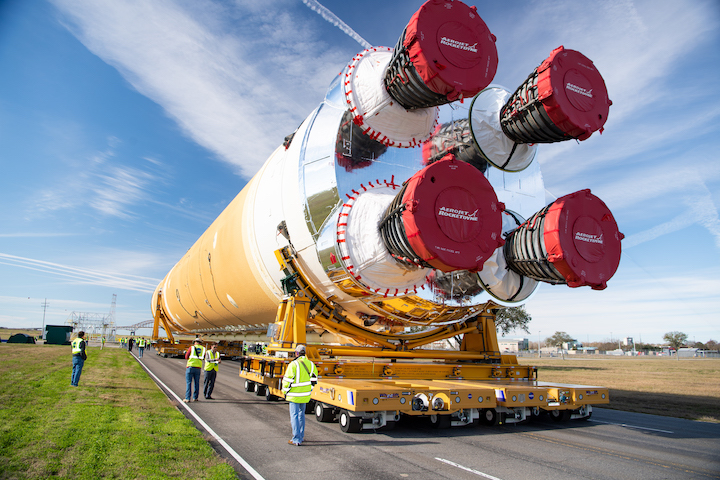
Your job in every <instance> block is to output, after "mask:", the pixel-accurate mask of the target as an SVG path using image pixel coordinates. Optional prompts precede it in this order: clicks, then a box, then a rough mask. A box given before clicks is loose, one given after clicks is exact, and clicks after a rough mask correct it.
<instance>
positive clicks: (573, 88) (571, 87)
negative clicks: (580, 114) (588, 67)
mask: <svg viewBox="0 0 720 480" xmlns="http://www.w3.org/2000/svg"><path fill="white" fill-rule="evenodd" d="M565 88H567V89H568V90H570V91H571V92H575V93H579V94H580V95H585V96H586V97H589V98H593V94H592V91H593V89H592V88H591V89H590V90H585V89H584V88H582V87H578V86H577V85H575V84H574V83H570V82H568V83H567V84H566V85H565Z"/></svg>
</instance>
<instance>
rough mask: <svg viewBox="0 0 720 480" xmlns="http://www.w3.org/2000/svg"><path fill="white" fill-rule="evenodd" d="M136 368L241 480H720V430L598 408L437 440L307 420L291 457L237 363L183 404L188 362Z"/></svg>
mask: <svg viewBox="0 0 720 480" xmlns="http://www.w3.org/2000/svg"><path fill="white" fill-rule="evenodd" d="M139 361H140V362H141V363H142V364H143V365H144V366H145V367H146V368H147V369H149V371H150V372H152V374H153V375H151V376H153V377H155V378H154V379H155V380H156V382H158V381H159V382H158V383H159V384H160V383H162V384H164V385H161V387H160V388H161V389H163V390H164V391H165V393H166V394H168V396H169V398H170V401H171V402H172V403H174V404H176V405H177V406H178V408H180V410H181V411H183V412H184V413H185V414H186V415H187V416H188V417H189V418H191V419H192V420H193V421H194V422H195V424H196V425H197V426H198V428H200V430H202V431H203V432H204V433H205V434H206V435H205V437H206V438H207V439H208V441H210V442H211V443H212V444H213V446H214V447H215V448H216V450H217V451H218V452H219V453H220V454H221V455H223V456H224V457H226V458H228V459H229V461H230V463H231V464H232V465H233V466H234V467H235V469H236V471H237V472H238V476H239V477H240V478H242V479H252V478H255V479H261V478H264V479H266V480H275V479H293V480H305V479H308V480H310V479H313V480H322V479H333V480H335V479H343V480H355V479H357V480H360V479H363V480H365V479H373V480H374V479H402V478H412V479H433V480H436V479H482V478H488V479H500V480H523V479H532V480H537V479H553V480H563V479H572V480H577V479H650V478H652V479H706V478H717V479H720V424H713V423H703V422H694V421H690V420H682V419H676V418H668V417H660V416H654V415H643V414H635V413H626V412H619V411H615V410H609V409H599V408H598V409H595V410H594V412H593V417H592V419H591V420H589V421H580V422H570V423H567V424H564V425H562V426H558V425H557V424H555V423H552V422H550V421H548V422H539V423H532V424H526V425H504V426H497V427H484V426H481V427H462V428H452V429H448V430H435V429H432V428H431V427H430V426H429V424H427V423H425V422H422V421H419V420H415V419H413V420H412V421H410V422H407V423H405V424H402V423H401V424H400V425H398V426H397V427H396V428H395V429H394V430H391V431H384V430H378V431H363V432H362V433H356V434H345V433H342V432H341V431H340V428H339V426H338V424H337V423H320V422H317V421H316V420H315V418H314V415H308V416H307V424H306V428H305V437H306V440H305V443H303V445H302V446H300V447H295V446H291V445H288V444H287V440H288V439H289V438H290V437H291V429H290V419H289V414H288V406H287V403H285V402H268V401H266V400H265V398H264V397H258V396H255V394H254V393H247V392H245V391H244V389H243V382H242V381H241V379H240V377H239V376H238V371H239V368H240V366H239V363H238V362H233V361H224V362H223V363H222V364H221V365H220V372H219V374H218V380H217V382H216V384H215V391H214V392H213V397H214V398H215V400H204V399H203V398H202V396H201V399H200V401H199V402H193V403H190V404H184V403H182V402H181V401H179V400H180V399H182V398H184V395H185V360H184V359H176V358H161V357H159V356H157V355H156V354H155V352H154V350H152V349H148V353H147V354H145V355H144V357H143V358H141V359H139ZM168 389H169V390H170V391H171V392H174V394H175V395H177V398H176V397H174V396H173V395H172V393H171V392H169V391H168ZM190 411H192V412H194V414H195V415H196V416H193V414H192V413H190ZM198 419H201V420H198ZM206 426H207V427H209V428H210V429H211V430H212V431H213V432H214V433H215V434H216V435H217V436H218V437H219V438H220V439H221V440H218V439H217V438H216V437H214V436H213V435H212V433H208V430H207V429H206ZM226 447H227V448H226Z"/></svg>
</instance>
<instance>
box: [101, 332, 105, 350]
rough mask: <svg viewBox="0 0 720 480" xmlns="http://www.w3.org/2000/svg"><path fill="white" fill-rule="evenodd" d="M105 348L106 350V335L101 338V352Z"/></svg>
mask: <svg viewBox="0 0 720 480" xmlns="http://www.w3.org/2000/svg"><path fill="white" fill-rule="evenodd" d="M103 348H105V335H103V336H102V338H100V350H102V349H103Z"/></svg>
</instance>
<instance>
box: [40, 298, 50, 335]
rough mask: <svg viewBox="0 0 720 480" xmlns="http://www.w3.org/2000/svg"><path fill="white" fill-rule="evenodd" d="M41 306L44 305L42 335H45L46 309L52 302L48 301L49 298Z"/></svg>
mask: <svg viewBox="0 0 720 480" xmlns="http://www.w3.org/2000/svg"><path fill="white" fill-rule="evenodd" d="M40 306H41V307H43V326H42V330H40V336H42V337H44V336H45V311H46V310H47V307H49V306H50V304H49V303H47V298H46V299H45V301H44V302H43V303H41V304H40ZM43 339H44V338H43Z"/></svg>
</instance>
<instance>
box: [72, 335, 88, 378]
mask: <svg viewBox="0 0 720 480" xmlns="http://www.w3.org/2000/svg"><path fill="white" fill-rule="evenodd" d="M70 346H71V347H72V376H71V377H70V385H72V386H73V387H77V386H78V384H79V383H80V374H81V373H82V369H83V365H85V360H87V354H86V353H85V332H83V331H82V330H80V331H79V332H78V336H77V338H76V339H75V340H73V341H72V342H71V343H70Z"/></svg>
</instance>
